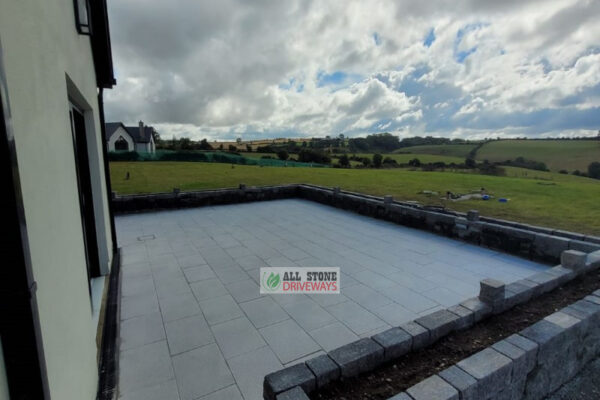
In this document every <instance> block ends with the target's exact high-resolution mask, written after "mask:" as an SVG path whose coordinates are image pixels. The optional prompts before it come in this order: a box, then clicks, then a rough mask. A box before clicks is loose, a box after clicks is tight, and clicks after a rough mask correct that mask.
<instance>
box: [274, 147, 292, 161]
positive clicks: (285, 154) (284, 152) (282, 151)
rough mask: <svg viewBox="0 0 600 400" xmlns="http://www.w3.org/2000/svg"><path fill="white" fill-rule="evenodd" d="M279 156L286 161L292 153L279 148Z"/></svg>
mask: <svg viewBox="0 0 600 400" xmlns="http://www.w3.org/2000/svg"><path fill="white" fill-rule="evenodd" d="M277 157H278V158H279V159H280V160H283V161H285V160H287V159H288V158H289V157H290V155H289V154H288V152H287V151H285V150H279V151H278V152H277Z"/></svg>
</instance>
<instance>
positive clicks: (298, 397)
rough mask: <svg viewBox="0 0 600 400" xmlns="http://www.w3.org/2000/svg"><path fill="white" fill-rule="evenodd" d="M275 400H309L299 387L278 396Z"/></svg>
mask: <svg viewBox="0 0 600 400" xmlns="http://www.w3.org/2000/svg"><path fill="white" fill-rule="evenodd" d="M276 400H310V398H309V397H308V396H307V395H306V393H304V390H302V388H300V387H299V386H296V387H295V388H293V389H290V390H287V391H285V392H283V393H281V394H279V395H278V396H277V398H276Z"/></svg>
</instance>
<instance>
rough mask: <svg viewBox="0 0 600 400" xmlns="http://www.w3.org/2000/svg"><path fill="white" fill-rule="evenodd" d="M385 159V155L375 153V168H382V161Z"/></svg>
mask: <svg viewBox="0 0 600 400" xmlns="http://www.w3.org/2000/svg"><path fill="white" fill-rule="evenodd" d="M382 161H383V156H382V155H381V154H379V153H376V154H373V165H374V166H375V168H381V162H382Z"/></svg>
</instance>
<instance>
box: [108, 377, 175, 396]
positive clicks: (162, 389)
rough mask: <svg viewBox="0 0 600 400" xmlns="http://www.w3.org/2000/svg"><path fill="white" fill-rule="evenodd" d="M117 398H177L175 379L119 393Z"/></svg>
mask: <svg viewBox="0 0 600 400" xmlns="http://www.w3.org/2000/svg"><path fill="white" fill-rule="evenodd" d="M119 400H179V390H178V389H177V382H176V381H175V379H171V380H170V381H166V382H163V383H159V384H157V385H150V386H148V387H144V388H142V389H139V390H136V391H133V392H129V393H125V394H121V395H120V396H119Z"/></svg>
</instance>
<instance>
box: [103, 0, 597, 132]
mask: <svg viewBox="0 0 600 400" xmlns="http://www.w3.org/2000/svg"><path fill="white" fill-rule="evenodd" d="M108 6H109V20H110V21H109V22H110V29H111V40H112V50H113V58H114V66H115V74H116V77H117V86H116V87H115V88H114V89H112V90H109V91H107V92H106V94H105V108H106V118H107V121H122V122H125V123H126V124H137V121H139V120H143V121H144V122H145V123H147V124H149V125H152V126H154V127H155V128H156V129H157V130H158V131H159V133H160V134H161V137H163V138H170V137H173V136H175V137H189V138H191V139H193V140H199V139H202V138H207V139H209V140H228V139H235V138H242V139H243V140H249V139H257V138H274V137H324V136H326V135H330V136H337V135H339V134H344V135H345V136H349V137H357V136H365V135H367V134H370V133H377V132H384V131H385V132H391V133H393V134H395V135H399V136H400V137H409V136H416V135H419V136H425V135H432V136H441V137H448V138H468V139H481V138H486V137H517V136H518V137H522V136H527V137H531V138H535V137H554V136H582V135H586V136H587V135H597V134H598V130H599V129H600V1H598V0H537V1H535V0H529V1H528V0H502V1H499V0H465V1H460V0H457V1H424V0H417V1H407V0H362V1H350V0H342V1H338V0H323V1H317V0H285V1H281V0H252V1H248V0H218V1H214V0H169V1H165V0H112V1H109V5H108Z"/></svg>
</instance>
